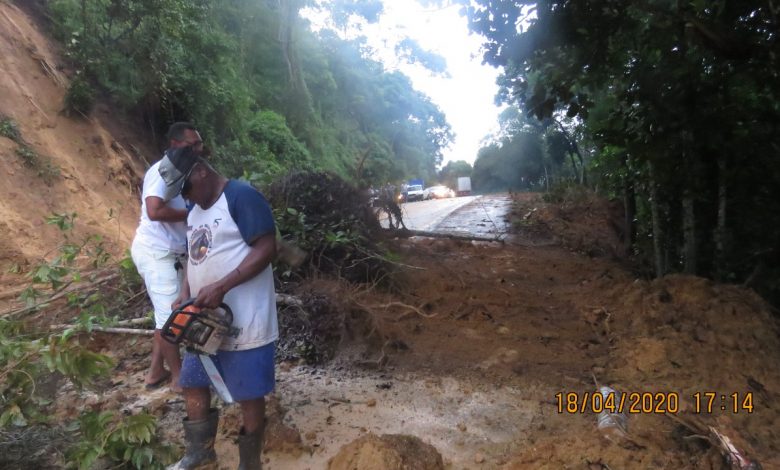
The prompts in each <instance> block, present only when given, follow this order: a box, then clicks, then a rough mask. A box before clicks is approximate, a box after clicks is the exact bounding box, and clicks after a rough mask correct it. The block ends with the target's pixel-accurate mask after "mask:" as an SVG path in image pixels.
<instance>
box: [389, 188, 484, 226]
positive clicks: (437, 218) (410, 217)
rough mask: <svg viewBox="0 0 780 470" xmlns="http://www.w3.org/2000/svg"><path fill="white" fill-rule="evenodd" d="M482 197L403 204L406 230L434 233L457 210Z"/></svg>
mask: <svg viewBox="0 0 780 470" xmlns="http://www.w3.org/2000/svg"><path fill="white" fill-rule="evenodd" d="M479 197H480V196H464V197H451V198H446V199H431V200H429V201H416V202H407V203H405V204H401V212H402V213H403V215H404V223H405V224H406V228H408V229H410V230H427V231H434V230H436V226H437V225H439V224H440V223H441V222H442V221H444V219H446V218H447V216H449V215H450V214H451V213H453V212H454V211H455V210H457V209H459V208H461V207H463V206H465V205H466V204H468V203H470V202H472V201H474V200H475V199H477V198H479Z"/></svg>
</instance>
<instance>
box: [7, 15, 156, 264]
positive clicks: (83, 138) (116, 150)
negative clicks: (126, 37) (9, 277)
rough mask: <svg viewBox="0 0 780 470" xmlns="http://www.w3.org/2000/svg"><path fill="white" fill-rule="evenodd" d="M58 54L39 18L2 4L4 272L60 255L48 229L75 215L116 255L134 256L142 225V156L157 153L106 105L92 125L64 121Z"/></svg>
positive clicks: (58, 237) (58, 238) (81, 229)
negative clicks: (57, 219) (55, 216)
mask: <svg viewBox="0 0 780 470" xmlns="http://www.w3.org/2000/svg"><path fill="white" fill-rule="evenodd" d="M57 51H58V48H57V46H56V44H54V43H53V42H52V40H51V39H50V38H48V37H47V36H46V35H45V34H44V33H42V32H41V29H40V28H39V26H38V25H37V24H36V23H35V22H34V20H33V19H32V18H30V17H29V16H28V15H27V14H25V13H24V12H22V11H21V10H19V9H18V8H17V7H16V6H14V5H13V4H9V3H8V2H0V71H1V72H0V96H2V97H3V98H2V100H0V121H2V123H3V128H4V129H5V130H6V132H0V155H1V156H2V160H3V169H2V170H0V194H2V197H0V201H1V202H0V228H2V230H3V238H2V240H0V269H2V271H3V272H6V271H7V270H8V269H9V268H10V267H12V266H13V265H20V266H22V267H25V266H26V265H27V264H28V263H32V262H35V261H37V260H40V259H41V258H42V257H44V256H46V257H51V256H53V255H54V254H56V247H57V246H58V245H59V244H60V243H61V242H62V234H61V233H60V232H59V230H58V229H57V228H56V227H54V226H50V225H46V224H45V222H44V218H45V217H47V216H49V215H51V214H52V213H68V214H70V213H73V212H75V213H76V214H78V216H77V219H76V221H77V225H76V235H77V237H78V238H81V237H83V236H85V235H87V234H99V235H102V236H103V237H104V240H105V245H106V247H107V248H108V250H109V251H110V252H112V253H114V254H119V253H122V252H123V251H124V249H125V248H126V247H128V246H129V243H130V240H131V239H132V236H133V233H134V231H135V227H136V224H137V217H138V207H139V205H138V202H139V201H138V195H137V191H136V190H135V189H134V188H136V187H137V186H138V183H139V181H140V177H141V176H142V175H143V171H144V164H143V163H142V162H143V159H142V158H140V154H141V153H147V152H149V151H150V150H149V148H148V146H144V144H142V143H139V142H146V141H148V139H144V138H139V137H138V136H137V135H136V136H134V135H132V133H131V132H129V130H128V127H127V126H125V125H123V124H122V122H121V121H119V120H118V119H119V118H118V117H117V115H116V114H117V113H115V112H113V111H112V110H110V109H108V108H107V107H106V106H104V105H98V107H97V108H96V109H95V111H94V112H93V113H92V115H91V116H89V117H88V118H84V117H66V116H64V115H63V114H62V103H63V97H64V95H65V92H66V89H67V86H68V82H69V80H68V76H67V73H66V66H65V65H64V62H63V60H62V59H61V57H60V56H59V54H58V52H57ZM12 128H13V129H15V130H16V132H13V131H12ZM108 129H113V130H114V132H113V133H112V132H110V131H109V130H108ZM11 134H15V136H14V137H9V135H11ZM131 143H133V144H134V145H133V146H131ZM139 147H140V148H141V149H143V150H139Z"/></svg>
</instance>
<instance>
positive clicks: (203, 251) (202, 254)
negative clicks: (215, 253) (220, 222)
mask: <svg viewBox="0 0 780 470" xmlns="http://www.w3.org/2000/svg"><path fill="white" fill-rule="evenodd" d="M210 249H211V229H210V228H209V226H208V225H201V226H200V227H198V228H196V229H195V230H193V232H192V235H191V236H190V263H192V264H194V265H198V264H200V263H202V262H203V261H205V260H206V257H207V256H208V253H209V250H210Z"/></svg>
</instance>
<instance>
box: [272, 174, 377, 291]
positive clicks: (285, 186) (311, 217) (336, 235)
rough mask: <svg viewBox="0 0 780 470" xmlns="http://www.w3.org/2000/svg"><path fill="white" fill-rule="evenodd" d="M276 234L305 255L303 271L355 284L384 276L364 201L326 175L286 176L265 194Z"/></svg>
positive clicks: (372, 217) (372, 218)
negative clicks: (308, 270)
mask: <svg viewBox="0 0 780 470" xmlns="http://www.w3.org/2000/svg"><path fill="white" fill-rule="evenodd" d="M265 194H266V196H267V197H268V200H269V202H270V203H271V207H273V208H274V220H275V221H276V223H277V227H278V229H279V233H280V235H281V236H282V237H283V238H284V239H285V240H291V241H293V242H294V243H295V244H296V245H297V246H298V247H299V248H301V249H303V250H304V251H306V252H307V253H308V254H309V257H308V259H309V260H310V262H309V264H308V265H307V266H303V267H301V268H299V269H298V270H297V271H293V270H290V271H288V274H292V273H298V274H301V273H305V271H304V270H306V269H313V270H315V271H319V272H326V273H333V274H337V275H339V276H342V277H344V278H346V279H347V280H350V281H354V282H370V281H375V280H377V279H380V278H382V277H383V276H385V275H386V274H387V273H388V271H389V265H387V263H386V259H385V258H384V255H383V251H384V250H382V248H381V247H379V246H377V245H376V244H375V242H374V241H373V240H374V239H375V238H376V237H375V236H374V235H373V234H374V233H375V231H377V230H378V229H379V224H378V222H377V220H376V216H375V215H374V213H373V211H371V210H370V208H369V206H368V200H367V196H366V195H364V194H363V193H361V192H360V191H358V190H357V189H356V188H355V187H353V186H351V185H350V184H348V183H347V182H346V181H344V180H343V179H341V178H339V177H338V176H336V175H333V174H330V173H322V172H296V173H291V174H289V175H287V176H285V177H284V178H282V179H281V180H279V181H277V182H276V183H274V184H273V185H271V186H270V187H269V188H268V190H267V191H266V192H265Z"/></svg>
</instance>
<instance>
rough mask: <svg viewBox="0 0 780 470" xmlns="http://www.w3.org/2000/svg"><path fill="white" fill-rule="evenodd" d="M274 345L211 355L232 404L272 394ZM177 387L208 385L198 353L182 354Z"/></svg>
mask: <svg viewBox="0 0 780 470" xmlns="http://www.w3.org/2000/svg"><path fill="white" fill-rule="evenodd" d="M275 346H276V343H270V344H266V345H265V346H261V347H259V348H254V349H246V350H244V351H217V354H216V355H214V356H211V360H212V361H214V365H215V366H217V370H219V373H220V374H221V375H222V379H223V380H224V381H225V384H226V385H227V387H228V390H230V394H231V395H232V396H233V399H234V400H235V401H245V400H254V399H256V398H261V397H264V396H266V395H268V394H269V393H271V391H273V389H274V386H275V384H276V382H275V379H274V350H275V349H276V348H275ZM179 385H181V386H182V387H184V388H204V387H208V386H210V385H211V380H209V376H208V375H207V374H206V371H205V370H204V369H203V364H201V362H200V359H199V358H198V356H197V354H193V353H191V352H186V353H185V354H184V360H183V361H182V365H181V376H180V377H179Z"/></svg>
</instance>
